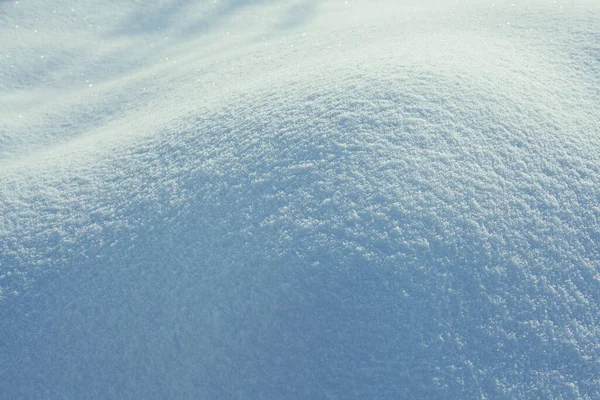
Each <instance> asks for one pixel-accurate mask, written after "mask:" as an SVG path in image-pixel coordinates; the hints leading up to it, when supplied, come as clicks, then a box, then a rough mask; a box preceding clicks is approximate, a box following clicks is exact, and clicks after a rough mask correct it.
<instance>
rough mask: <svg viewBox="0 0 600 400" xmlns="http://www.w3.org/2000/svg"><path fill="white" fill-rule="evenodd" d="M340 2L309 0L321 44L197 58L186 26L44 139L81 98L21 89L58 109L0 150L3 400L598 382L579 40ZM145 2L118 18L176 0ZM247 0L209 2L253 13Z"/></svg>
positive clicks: (599, 160) (587, 99)
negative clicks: (159, 53)
mask: <svg viewBox="0 0 600 400" xmlns="http://www.w3.org/2000/svg"><path fill="white" fill-rule="evenodd" d="M296 3H298V4H304V2H296ZM296 3H294V2H287V3H284V4H287V5H290V4H296ZM350 3H352V4H350V6H351V7H354V11H353V12H347V13H346V14H344V15H345V16H348V17H349V20H348V21H350V22H348V21H347V20H342V19H337V20H334V22H333V23H332V26H331V27H329V26H327V27H324V26H323V25H322V22H319V21H322V20H325V19H326V17H328V18H333V17H332V16H333V15H334V14H333V11H336V10H337V11H340V10H342V8H340V7H342V6H341V5H331V4H333V3H327V4H326V5H323V6H321V7H323V8H324V9H325V10H327V11H321V12H320V13H317V12H315V13H316V15H315V16H314V21H313V22H311V23H308V22H307V23H306V27H311V26H312V27H313V28H317V27H318V28H319V29H320V30H319V32H321V33H323V32H330V33H331V35H330V36H328V37H327V40H325V43H322V42H319V41H318V40H317V39H316V37H315V38H313V39H314V40H311V39H310V37H309V38H308V39H307V38H306V36H305V35H303V34H302V32H293V33H291V34H290V36H289V37H287V38H286V39H285V40H284V39H281V40H280V41H279V42H278V44H276V45H275V46H273V43H270V44H269V45H267V44H265V43H263V42H262V39H261V40H260V41H259V42H258V43H256V42H252V43H250V44H246V45H245V46H242V45H239V46H240V47H239V48H237V50H231V49H230V50H231V52H230V53H227V52H224V53H221V54H216V55H214V54H213V55H211V56H210V57H209V60H204V61H203V62H201V60H202V59H203V53H202V51H199V50H197V49H196V51H191V49H192V48H194V46H198V45H199V43H203V42H198V41H197V40H202V39H199V38H198V32H200V31H202V29H204V28H202V27H200V28H198V29H200V31H198V32H192V31H190V30H187V29H182V30H181V31H179V32H178V35H179V36H176V37H179V42H178V46H180V47H178V49H177V50H173V54H176V55H177V57H176V58H177V59H178V60H179V62H178V63H177V65H175V64H171V63H169V67H166V66H165V65H163V64H152V65H148V66H147V67H146V68H144V69H143V71H142V72H140V74H133V75H130V76H129V75H128V76H123V77H121V78H119V77H118V76H117V77H116V78H115V80H114V81H110V82H105V83H104V85H105V86H104V87H101V88H100V89H98V90H99V92H97V93H104V97H101V98H100V99H93V100H92V99H91V98H88V97H85V96H83V95H82V96H81V97H78V96H79V94H80V92H79V91H73V92H70V93H72V94H74V97H73V98H72V99H81V101H82V103H83V104H82V107H83V108H85V107H86V106H91V104H96V105H95V106H94V107H98V109H104V110H110V109H111V108H110V107H109V108H105V107H107V106H106V105H107V104H109V103H110V99H111V98H122V99H123V101H120V102H118V104H116V105H113V108H112V109H114V110H115V112H114V113H108V112H107V113H106V114H103V115H100V116H98V118H97V119H91V120H90V121H87V122H89V125H88V124H87V122H85V121H82V120H78V119H76V121H78V122H77V123H76V124H75V125H76V127H77V129H78V132H71V133H72V135H71V136H68V137H62V138H61V137H60V132H59V131H56V132H55V133H56V134H54V133H51V134H49V135H48V137H47V139H48V140H47V141H46V142H44V140H45V138H44V137H43V134H44V133H48V126H52V125H53V124H54V122H53V121H55V119H53V118H55V117H56V118H66V119H68V118H67V117H69V116H71V117H76V116H81V118H83V117H85V115H86V111H85V109H83V110H81V109H80V110H72V111H66V110H68V109H69V107H70V106H71V104H75V103H77V102H78V101H79V100H73V103H71V100H69V99H65V98H61V100H60V101H59V102H58V104H56V105H55V106H47V105H42V106H41V107H42V108H43V107H50V108H52V107H56V108H55V110H58V111H55V112H52V113H50V114H48V115H46V114H44V112H45V111H40V114H37V115H39V116H40V119H39V122H40V125H36V127H33V128H31V127H30V128H31V131H32V134H31V136H30V137H29V138H30V139H31V143H27V144H25V145H23V146H21V145H15V147H14V149H16V153H18V154H19V155H20V156H22V157H20V159H17V158H14V157H13V158H9V159H7V160H5V162H3V164H1V166H0V169H1V171H2V175H1V176H0V196H1V197H0V199H1V200H2V201H0V215H1V216H2V218H0V290H1V291H2V292H1V293H0V297H1V299H0V305H1V306H2V307H1V308H0V333H2V338H3V343H4V345H3V346H0V359H3V360H9V361H8V362H6V363H0V364H1V365H0V391H1V392H2V393H8V394H9V395H10V397H14V398H19V397H21V398H27V397H33V398H37V397H61V398H78V397H81V396H82V394H85V395H89V396H91V397H134V398H165V397H170V398H181V397H183V398H185V397H197V396H198V395H201V396H203V397H205V398H238V397H243V398H295V397H302V398H357V399H360V398H390V399H392V398H398V397H402V398H447V397H452V398H482V397H500V398H502V397H515V398H531V397H535V398H561V397H564V398H568V397H578V398H590V399H592V398H596V397H598V396H600V382H599V381H598V378H597V373H596V372H595V371H597V369H598V362H597V360H599V359H600V348H599V347H598V344H597V343H598V341H599V340H600V330H599V328H598V320H597V318H598V317H597V316H598V315H600V270H599V268H600V223H599V222H600V189H599V188H600V152H599V151H597V150H598V147H599V143H598V140H599V139H598V137H597V134H596V133H597V132H598V130H597V128H598V126H599V124H600V120H599V117H598V116H597V115H596V114H595V109H596V105H597V102H596V100H597V99H598V91H597V88H595V87H594V86H593V85H592V84H591V83H590V82H591V81H593V79H594V78H593V77H594V76H596V75H594V74H595V72H594V70H593V68H588V69H585V68H584V67H585V66H586V65H588V63H589V62H590V58H589V56H588V55H589V54H591V53H593V51H591V53H590V52H588V53H585V52H584V51H583V50H582V51H581V52H578V54H584V53H585V55H581V57H580V58H575V59H571V58H569V51H575V50H572V49H571V50H569V51H567V49H565V47H563V44H562V43H558V40H557V41H556V42H552V44H549V45H548V46H547V47H542V48H540V47H539V46H540V43H541V42H540V41H539V37H538V36H536V35H537V33H536V34H531V35H530V36H526V37H525V38H524V39H522V40H519V41H511V40H509V39H510V38H514V37H516V36H518V35H516V36H513V35H515V33H514V32H515V31H510V32H508V31H507V30H508V29H512V28H507V27H506V26H505V25H503V26H502V27H500V28H498V29H497V30H493V29H492V28H490V29H489V32H491V33H489V34H488V35H480V34H478V33H480V32H482V31H484V30H485V29H484V26H485V24H483V23H482V22H479V23H481V25H480V26H474V27H473V28H472V29H471V31H469V32H464V31H463V30H462V28H463V27H465V26H469V25H468V24H465V21H467V22H468V21H473V22H477V21H478V19H477V18H476V17H477V16H478V15H481V12H480V11H477V12H474V11H472V12H471V13H469V10H471V9H470V8H468V7H467V11H465V12H464V15H462V14H461V15H462V16H460V17H456V18H457V20H459V21H460V22H457V23H455V22H447V25H446V26H445V29H443V26H442V28H440V27H439V26H436V24H435V23H434V22H440V21H444V20H446V19H449V20H451V21H455V20H454V19H453V18H454V17H449V15H451V14H444V13H441V12H439V11H437V12H434V11H431V10H432V9H435V7H433V8H429V9H428V8H427V7H425V9H428V10H429V11H428V12H424V11H423V9H419V8H416V9H412V10H409V8H410V7H404V8H402V7H400V8H394V9H390V10H389V13H390V15H397V16H398V18H400V17H401V16H402V17H403V18H408V17H410V18H408V19H407V21H409V20H411V19H416V20H417V22H414V21H413V22H412V23H408V22H407V24H408V26H409V28H402V27H398V28H397V29H396V30H391V28H390V27H392V26H393V24H392V22H390V20H392V18H391V17H389V16H388V17H385V18H384V17H382V14H384V12H382V11H381V9H378V11H373V7H371V6H370V5H364V6H361V3H360V2H350ZM61 4H62V3H61ZM167 4H171V6H172V8H171V9H169V8H168V7H167V9H166V10H165V9H164V8H160V10H161V11H160V12H153V13H150V14H147V15H146V16H147V18H142V20H140V22H139V25H136V26H137V28H136V29H138V28H139V30H140V31H143V30H144V29H147V28H148V26H154V21H155V19H157V21H159V22H160V21H165V27H164V28H163V27H162V26H159V27H158V28H157V30H158V31H159V32H158V33H157V34H160V35H163V34H164V33H165V32H164V29H166V30H167V31H169V29H174V30H176V27H173V26H172V25H170V22H169V23H167V22H168V21H172V20H175V19H177V18H176V16H180V15H183V14H182V13H184V11H183V10H186V7H195V6H194V5H193V3H192V2H172V3H167ZM246 4H248V7H249V8H246ZM249 4H250V2H238V3H236V2H233V1H229V2H226V3H225V4H224V5H223V6H224V7H225V9H226V8H227V5H229V6H231V7H234V8H235V9H236V10H238V11H239V10H240V9H239V8H236V7H241V9H242V10H244V12H247V13H248V14H247V15H253V18H255V19H256V20H259V19H260V18H259V16H260V15H259V14H260V13H259V12H258V10H263V8H261V7H262V6H257V8H253V6H252V7H251V6H250V5H249ZM473 4H478V5H479V4H481V3H477V2H473ZM579 4H580V6H581V8H582V9H587V10H590V9H591V8H590V7H591V6H587V5H586V2H584V1H582V2H580V3H579ZM277 5H278V3H276V2H269V1H267V2H264V7H266V8H268V9H269V10H270V11H269V12H270V13H272V14H268V15H271V16H274V15H276V16H279V15H280V14H279V13H278V12H277V11H276V10H277ZM202 6H203V4H199V5H197V7H202ZM502 6H503V7H505V8H506V9H508V10H510V8H509V7H510V6H509V5H506V4H504V3H502ZM592 6H593V5H592ZM88 7H89V5H88ZM131 7H133V6H131ZM206 7H209V8H207V11H209V10H212V11H215V10H214V9H212V8H210V7H212V6H208V5H206ZM586 7H587V8H586ZM169 10H170V11H171V13H170V14H169V13H167V14H168V15H167V17H165V18H164V19H161V17H160V16H161V14H162V12H163V11H165V12H166V11H169ZM399 10H404V11H406V13H405V14H404V13H399ZM126 11H127V12H128V13H130V16H131V17H132V20H136V18H137V17H136V16H135V15H136V14H135V13H134V12H132V11H131V10H126ZM361 11H362V12H364V14H365V15H364V16H363V15H362V12H361ZM409 11H410V12H409ZM396 13H397V14H396ZM125 14H127V13H125ZM459 14H460V13H459ZM532 14H535V13H527V14H525V15H526V17H520V18H521V19H520V20H518V21H520V22H521V23H522V24H523V25H525V26H527V25H528V21H529V18H532V19H533V18H535V17H534V16H532ZM580 14H581V11H580V10H579V11H577V12H576V13H575V14H573V15H577V18H575V17H574V19H577V20H585V19H581V18H579V16H580ZM169 15H170V17H169ZM229 15H231V16H235V15H239V14H236V13H233V14H229ZM407 15H408V17H407ZM431 15H436V18H435V19H434V20H433V21H434V22H428V23H427V24H425V23H424V22H423V21H427V17H428V16H431ZM506 15H514V16H515V17H518V16H519V14H518V13H516V14H511V11H506V10H505V11H503V13H501V14H500V16H499V17H497V18H499V19H502V18H505V16H506ZM565 15H566V17H565V16H564V15H563V17H564V18H567V19H568V16H569V15H570V14H568V13H567V14H565ZM469 16H471V17H473V19H469V18H468V17H469ZM232 18H233V17H232ZM378 18H379V19H378ZM517 19H518V18H517ZM125 20H127V18H125ZM233 20H235V18H233ZM279 20H280V19H279V18H273V19H271V20H270V21H271V22H273V21H279ZM352 21H354V22H356V21H364V22H365V27H364V28H360V29H359V28H356V30H355V31H353V30H352V29H353V28H351V27H353V26H354V25H353V22H352ZM378 21H379V22H378ZM483 21H489V19H484V20H483ZM511 21H512V23H513V24H514V22H515V21H514V20H511ZM231 23H232V24H233V25H234V26H238V27H239V26H241V25H240V24H242V22H235V21H233V22H231ZM236 24H237V25H236ZM311 24H312V25H311ZM423 24H425V25H423ZM548 24H549V25H551V23H548ZM117 25H119V24H117ZM183 25H187V24H182V26H183ZM517 25H518V24H517ZM125 26H126V24H125ZM188 26H189V25H188ZM266 26H272V24H271V23H267V24H266ZM580 26H583V27H584V28H582V29H585V27H587V28H588V31H589V32H590V33H589V34H590V35H593V32H594V31H593V29H592V28H590V26H592V27H593V25H592V24H591V23H589V24H587V25H585V24H584V25H580ZM415 27H419V31H417V32H412V33H411V34H410V35H408V34H406V32H407V31H410V30H411V29H410V28H415ZM459 27H461V29H459ZM388 28H390V29H388ZM69 29H71V28H69ZM73 29H74V28H73ZM428 29H429V30H431V31H430V32H427V31H428ZM515 29H516V31H517V32H523V29H526V28H520V27H517V28H515ZM544 29H546V28H544ZM192 30H193V29H192ZM128 32H129V31H127V30H126V29H125V30H119V29H112V28H111V29H110V35H115V37H121V36H128V35H129V33H128ZM169 32H172V31H169ZM507 32H508V33H507ZM561 33H563V34H564V35H565V37H566V38H567V39H565V41H564V43H572V41H571V40H570V39H568V38H569V36H568V32H566V33H565V32H564V31H561ZM130 34H131V36H132V37H135V38H137V39H136V40H142V39H141V38H139V37H138V36H137V34H136V32H135V29H134V31H133V32H130ZM110 35H109V36H110ZM209 36H210V35H209ZM242 36H243V35H242ZM307 36H308V35H307ZM533 36H535V37H533ZM361 38H362V40H363V41H361V40H360V39H361ZM365 38H366V39H365ZM373 38H377V39H379V40H378V41H377V44H376V45H373V42H371V41H370V40H367V39H373ZM292 44H293V45H294V46H291V45H292ZM269 46H271V47H269ZM217 47H218V46H217ZM583 47H585V48H587V49H588V50H589V49H590V47H589V46H587V47H586V46H583V45H582V49H583ZM200 48H204V47H200ZM232 49H233V47H232ZM586 51H587V50H586ZM217 53H218V52H217ZM184 55H185V56H184ZM236 56H239V57H240V58H236ZM233 60H237V61H238V63H237V64H235V65H234V63H233ZM242 63H244V64H243V67H240V64H242ZM217 65H219V67H218V68H219V69H217ZM223 65H225V67H223ZM212 67H214V68H215V70H214V71H212V72H206V71H208V70H210V69H211V68H212ZM235 67H238V68H235ZM198 71H205V72H206V74H200V73H198ZM570 71H572V74H570V73H569V72H570ZM583 77H585V78H586V79H584V78H583ZM153 79H154V80H155V82H154V83H152V80H153ZM213 83H214V85H213ZM127 84H128V85H129V86H127ZM119 87H120V89H119ZM144 88H146V92H145V93H148V96H147V97H145V99H147V101H145V100H144V99H140V98H139V97H138V95H139V93H140V91H143V90H144ZM130 89H131V90H130ZM17 97H18V96H17ZM24 98H29V96H26V95H24ZM119 107H122V108H119ZM33 108H35V107H34V106H31V108H29V109H30V110H31V109H33ZM63 113H67V115H66V116H63ZM11 123H12V122H11ZM44 124H45V125H44ZM11 126H13V125H11ZM14 126H15V127H17V128H18V129H16V130H15V131H14V132H17V133H18V132H23V133H25V132H26V131H27V129H25V128H24V127H23V125H14ZM11 129H12V128H11ZM11 132H12V131H11ZM11 135H12V133H11ZM36 135H39V136H40V137H39V138H38V139H39V142H37V144H40V143H42V142H43V143H44V144H50V145H49V146H48V147H45V146H36V140H35V136H36ZM11 138H16V136H14V135H13V136H11ZM11 140H12V139H11ZM30 145H31V147H30ZM31 149H37V150H35V151H36V152H35V153H29V154H27V152H28V151H30V150H31ZM31 151H33V150H31ZM24 376H25V377H27V380H24V379H23V378H22V377H24ZM48 382H52V384H48Z"/></svg>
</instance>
